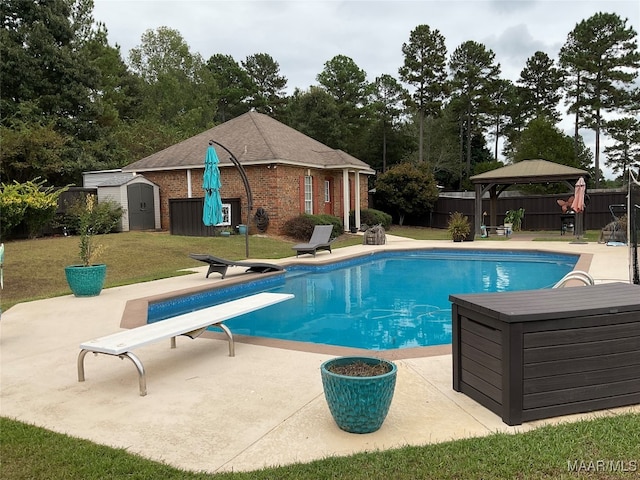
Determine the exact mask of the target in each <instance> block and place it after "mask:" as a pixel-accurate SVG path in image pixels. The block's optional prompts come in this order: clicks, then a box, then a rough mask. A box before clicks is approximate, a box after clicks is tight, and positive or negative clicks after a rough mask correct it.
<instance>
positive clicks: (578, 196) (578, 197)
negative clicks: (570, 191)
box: [571, 177, 587, 213]
mask: <svg viewBox="0 0 640 480" xmlns="http://www.w3.org/2000/svg"><path fill="white" fill-rule="evenodd" d="M586 189H587V185H586V184H585V183H584V178H582V177H580V179H579V180H578V181H577V183H576V187H575V191H574V199H573V203H572V204H571V209H572V210H573V211H574V212H576V213H580V212H583V211H584V192H585V190H586Z"/></svg>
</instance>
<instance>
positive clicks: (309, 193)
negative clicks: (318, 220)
mask: <svg viewBox="0 0 640 480" xmlns="http://www.w3.org/2000/svg"><path fill="white" fill-rule="evenodd" d="M304 213H308V214H309V215H313V177H311V176H309V175H307V176H305V177H304Z"/></svg>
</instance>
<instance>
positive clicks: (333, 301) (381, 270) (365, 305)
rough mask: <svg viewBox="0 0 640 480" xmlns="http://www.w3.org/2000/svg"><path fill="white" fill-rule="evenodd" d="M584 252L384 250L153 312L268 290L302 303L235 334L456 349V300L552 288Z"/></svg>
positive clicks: (243, 322) (277, 309)
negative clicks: (453, 313)
mask: <svg viewBox="0 0 640 480" xmlns="http://www.w3.org/2000/svg"><path fill="white" fill-rule="evenodd" d="M577 260H578V256H577V255H560V254H548V253H537V252H508V251H507V252H505V251H501V252H488V251H469V250H464V251H456V250H426V251H402V252H384V253H377V254H372V255H368V256H365V257H358V258H354V259H351V260H347V261H342V262H337V263H334V264H330V265H321V266H308V265H304V266H302V265H300V266H292V267H289V268H288V269H287V272H286V273H285V274H284V275H280V276H274V277H269V278H266V279H260V280H257V281H255V282H250V283H245V284H242V285H235V286H233V287H230V288H225V289H218V290H210V291H207V292H203V293H199V294H194V295H191V296H189V297H180V298H175V299H171V300H167V301H164V302H162V303H156V304H151V305H149V314H148V315H149V321H150V322H153V321H159V320H162V319H165V318H169V317H171V316H174V315H178V314H180V313H185V312H189V311H193V310H197V309H199V308H203V307H206V306H210V305H215V304H218V303H222V302H225V301H228V300H232V299H235V298H241V297H243V296H246V295H249V294H252V293H257V292H260V291H269V292H282V293H293V294H294V295H295V298H294V299H292V300H288V301H286V302H283V303H281V304H278V305H273V306H271V307H268V308H266V309H263V310H260V311H257V312H253V313H250V314H247V315H243V316H241V317H237V318H234V319H232V320H229V321H227V322H226V324H227V325H228V326H229V328H230V329H231V331H232V332H234V334H240V335H251V336H259V337H270V338H278V339H284V340H294V341H301V342H313V343H320V344H328V345H339V346H345V347H354V348H365V349H369V350H391V349H399V348H409V347H424V346H432V345H442V344H448V343H451V303H450V302H449V295H450V294H461V293H479V292H503V291H514V290H532V289H541V288H550V287H551V286H553V284H554V283H556V282H557V281H558V280H560V279H561V278H562V277H563V276H564V275H565V274H567V273H568V272H570V271H571V270H573V268H574V266H575V264H576V262H577Z"/></svg>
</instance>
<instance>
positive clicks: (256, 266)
mask: <svg viewBox="0 0 640 480" xmlns="http://www.w3.org/2000/svg"><path fill="white" fill-rule="evenodd" d="M189 256H190V257H191V258H193V259H194V260H198V261H200V262H204V263H208V264H209V270H208V271H207V275H206V277H205V278H209V275H210V274H211V273H212V272H217V273H220V274H222V278H224V276H225V275H226V274H227V269H228V268H229V267H248V268H247V270H245V272H256V273H267V272H278V271H282V270H284V268H282V267H281V266H280V265H274V264H272V263H258V262H236V261H233V260H225V259H224V258H218V257H214V256H213V255H206V254H202V253H190V254H189Z"/></svg>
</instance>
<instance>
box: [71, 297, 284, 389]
mask: <svg viewBox="0 0 640 480" xmlns="http://www.w3.org/2000/svg"><path fill="white" fill-rule="evenodd" d="M293 297H294V295H292V294H290V293H269V292H263V293H258V294H256V295H251V296H248V297H245V298H240V299H238V300H232V301H230V302H226V303H223V304H221V305H215V306H213V307H207V308H203V309H201V310H196V311H195V312H189V313H185V314H183V315H177V316H175V317H172V318H169V319H167V320H160V321H158V322H154V323H149V324H147V325H142V326H141V327H137V328H132V329H130V330H125V331H121V332H118V333H114V334H112V335H107V336H106V337H101V338H97V339H94V340H89V341H87V342H84V343H82V344H80V354H79V355H78V381H79V382H84V357H85V356H86V355H87V353H89V352H93V353H94V354H98V353H103V354H105V355H114V356H118V357H120V358H125V357H126V358H128V359H129V360H131V361H132V362H133V364H134V365H135V367H136V369H137V370H138V375H139V383H140V396H142V397H143V396H145V395H146V394H147V381H146V377H145V371H144V366H143V365H142V362H141V361H140V359H139V358H138V357H137V356H135V355H134V354H133V353H131V351H132V350H135V349H136V348H139V347H142V346H145V345H148V344H150V343H154V342H157V341H159V340H164V339H165V338H170V339H171V348H176V337H177V336H178V335H186V336H188V337H191V338H192V339H193V338H197V337H199V336H200V335H201V334H202V333H203V332H204V331H205V330H206V329H207V328H208V327H211V326H213V327H218V328H220V329H221V330H222V331H223V332H224V333H225V334H226V335H227V339H228V340H229V356H230V357H233V356H235V348H234V343H233V335H232V334H231V330H229V328H228V327H227V326H226V325H225V324H223V323H222V322H224V321H225V320H228V319H230V318H234V317H238V316H240V315H244V314H245V313H249V312H253V311H255V310H260V309H262V308H265V307H268V306H270V305H275V304H276V303H280V302H283V301H285V300H289V299H291V298H293Z"/></svg>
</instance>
